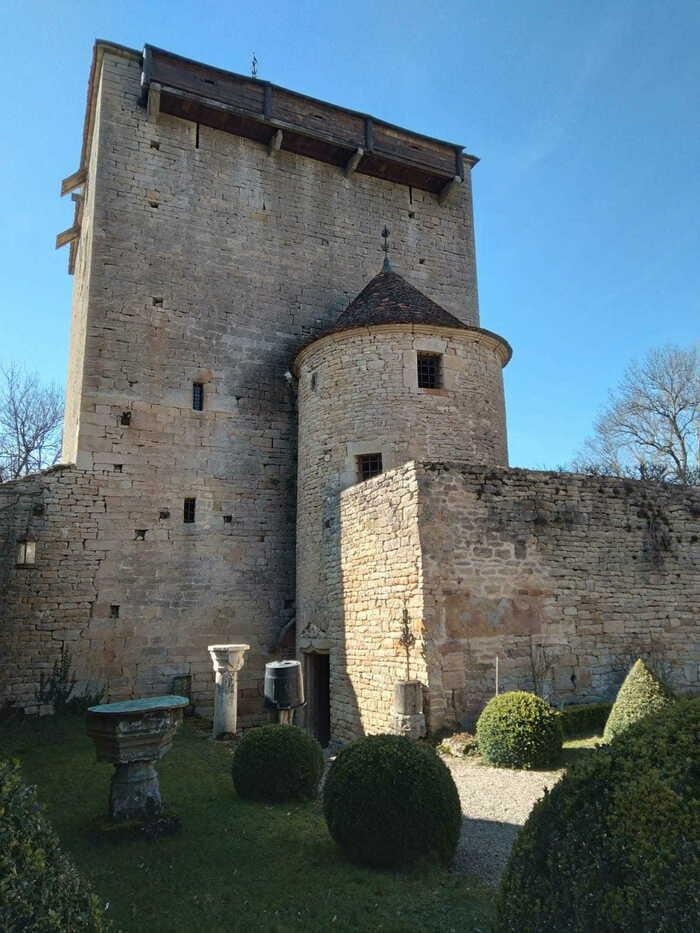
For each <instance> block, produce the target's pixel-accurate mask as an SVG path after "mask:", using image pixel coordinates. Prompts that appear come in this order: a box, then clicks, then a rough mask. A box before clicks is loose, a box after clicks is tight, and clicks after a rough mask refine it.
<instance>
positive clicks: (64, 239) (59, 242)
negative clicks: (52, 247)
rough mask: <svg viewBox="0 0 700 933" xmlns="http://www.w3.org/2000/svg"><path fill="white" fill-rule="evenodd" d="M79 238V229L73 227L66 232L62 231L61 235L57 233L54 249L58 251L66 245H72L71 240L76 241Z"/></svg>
mask: <svg viewBox="0 0 700 933" xmlns="http://www.w3.org/2000/svg"><path fill="white" fill-rule="evenodd" d="M79 236H80V227H78V226H74V227H69V228H68V229H67V230H64V231H63V232H62V233H59V234H58V236H57V237H56V249H60V248H61V247H62V246H65V245H66V244H67V243H72V242H73V240H77V239H78V237H79Z"/></svg>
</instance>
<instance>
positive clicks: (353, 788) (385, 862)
mask: <svg viewBox="0 0 700 933" xmlns="http://www.w3.org/2000/svg"><path fill="white" fill-rule="evenodd" d="M323 813H324V816H325V817H326V823H327V824H328V829H329V831H330V834H331V836H332V837H333V838H334V839H335V841H336V842H337V843H338V845H339V846H340V847H341V848H342V849H343V850H344V851H345V853H346V854H347V855H348V857H349V858H351V859H352V860H353V861H356V862H360V863H362V864H365V865H373V866H377V867H389V866H395V865H401V864H406V863H410V862H413V861H415V860H417V859H420V858H423V857H425V858H428V859H431V858H432V859H437V860H438V861H440V862H442V863H447V862H449V861H450V859H451V858H452V856H453V855H454V851H455V849H456V847H457V843H458V841H459V833H460V829H461V825H462V809H461V806H460V802H459V795H458V793H457V788H456V787H455V782H454V781H453V780H452V775H451V774H450V771H449V769H448V768H447V766H446V765H445V763H444V762H443V761H442V760H441V759H440V758H439V757H438V755H437V754H436V753H435V752H434V751H433V749H432V748H430V747H427V746H422V745H418V744H416V743H415V742H412V741H411V740H410V739H407V738H406V737H405V736H400V735H371V736H367V737H366V738H363V739H358V740H357V741H355V742H351V743H350V744H349V745H346V746H345V748H343V749H342V750H341V751H340V752H339V754H338V757H337V758H336V760H335V761H334V762H333V764H332V766H331V769H330V771H329V773H328V776H327V778H326V783H325V786H324V789H323Z"/></svg>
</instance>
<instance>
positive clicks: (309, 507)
mask: <svg viewBox="0 0 700 933" xmlns="http://www.w3.org/2000/svg"><path fill="white" fill-rule="evenodd" d="M142 82H143V83H142ZM475 162H476V160H475V158H474V157H470V156H467V155H466V154H464V153H463V152H462V147H460V146H454V145H453V144H450V143H444V142H441V141H439V140H434V139H427V138H426V137H422V136H419V135H418V134H412V133H409V132H408V131H404V130H401V129H399V128H397V127H393V126H391V125H389V124H385V123H382V122H381V121H375V120H373V118H371V117H368V116H365V115H361V114H354V113H352V112H351V111H346V110H343V109H342V108H337V107H332V106H331V105H328V104H325V103H323V102H320V101H314V100H311V99H309V98H305V97H303V96H301V95H295V94H293V93H292V92H289V91H286V90H285V89H281V88H274V87H273V86H271V85H268V84H266V83H265V82H256V81H253V80H252V79H248V78H243V77H241V76H236V75H232V74H230V73H228V72H223V71H221V70H219V69H215V68H209V67H207V66H202V65H199V64H197V63H193V62H189V61H187V60H184V59H179V58H178V57H177V56H173V55H171V54H170V53H165V52H162V51H159V50H156V49H153V48H151V47H147V48H146V49H145V50H144V54H143V56H142V55H141V54H140V53H137V52H135V51H133V50H130V49H125V48H122V47H119V46H115V45H112V44H110V43H103V42H100V43H98V44H97V46H96V50H95V58H94V62H93V70H92V76H91V83H90V90H89V95H88V109H87V117H86V128H85V138H84V146H83V154H82V158H81V165H80V169H79V171H78V172H77V173H76V176H75V178H76V179H78V178H79V179H82V181H77V180H74V181H73V182H71V183H70V184H69V185H68V186H67V187H68V190H70V188H71V186H74V187H75V186H79V187H81V192H80V197H79V199H78V203H77V208H76V218H75V223H74V226H73V228H71V229H70V230H69V231H66V234H65V236H64V237H63V239H66V237H67V239H68V240H70V242H71V258H70V268H71V269H72V270H73V271H74V273H75V287H74V295H73V317H72V325H71V350H70V364H69V374H68V391H67V399H66V422H65V433H64V451H63V458H64V460H65V461H66V465H63V466H60V467H57V468H55V469H52V470H49V471H47V472H46V473H44V474H41V475H38V476H33V477H29V478H27V479H25V480H21V481H17V482H13V483H7V484H5V485H3V486H1V487H0V536H1V541H0V543H1V544H2V552H1V556H0V673H1V677H0V704H2V703H3V702H5V701H6V702H10V703H14V704H16V705H18V706H21V707H22V708H25V709H27V710H29V711H32V712H34V711H37V702H36V689H37V687H38V684H39V679H40V676H41V673H42V672H48V671H49V670H50V669H51V666H52V663H53V661H54V660H55V659H56V657H57V656H58V654H59V651H60V649H61V647H62V646H65V647H67V648H69V649H70V651H71V653H72V655H73V663H74V667H75V670H76V673H77V674H78V676H79V679H80V683H79V689H82V688H83V687H84V686H90V687H91V688H92V689H95V688H97V687H105V688H106V689H107V691H108V693H109V695H110V697H111V698H112V699H118V698H122V697H127V696H132V695H148V694H156V693H162V692H165V691H169V690H170V689H171V686H172V680H173V677H174V676H176V675H182V674H191V675H192V684H193V700H194V702H195V705H196V707H197V709H198V710H199V711H200V712H204V713H206V712H209V711H210V710H211V705H212V673H211V662H210V659H209V656H208V653H207V645H210V644H216V643H219V644H221V643H231V642H236V643H246V644H250V646H251V650H250V652H249V653H248V654H247V656H246V665H245V667H244V669H243V671H242V672H241V676H240V681H239V683H240V702H239V712H240V719H241V722H242V723H243V725H245V726H247V725H250V724H253V723H255V722H259V721H262V720H264V719H265V718H266V717H267V715H268V714H267V713H266V712H265V711H264V708H263V704H262V696H261V693H262V689H261V688H262V674H263V669H264V664H265V662H266V661H267V660H269V659H271V658H274V657H278V656H279V655H280V654H281V653H285V652H288V651H290V650H291V645H292V643H293V642H294V639H295V635H296V650H297V652H298V653H299V654H300V655H303V656H305V660H306V662H308V663H307V673H309V674H312V675H313V676H311V677H310V678H309V682H308V683H307V686H309V687H310V689H309V698H310V704H309V714H310V716H309V720H308V723H309V725H310V726H311V727H312V728H314V729H315V730H316V731H317V734H319V735H320V734H321V730H322V729H325V728H326V726H325V725H324V724H323V722H322V720H323V717H322V716H320V715H319V713H318V710H319V708H320V706H321V705H322V704H323V703H324V702H325V703H326V712H327V711H328V710H327V706H328V705H329V706H330V731H331V734H332V736H333V738H335V739H339V740H344V739H348V738H351V737H352V736H354V735H357V734H358V733H361V732H363V731H371V732H376V731H382V730H386V729H390V728H391V726H392V694H393V686H394V683H395V682H396V681H398V680H403V679H404V678H405V676H406V668H405V656H404V652H403V650H402V649H401V647H400V646H399V641H398V639H399V635H400V631H401V623H402V615H403V612H404V610H407V612H408V619H409V624H410V627H411V630H412V632H413V634H414V635H415V637H416V643H415V645H414V646H413V648H412V649H411V652H410V664H411V670H410V674H411V677H414V678H418V679H419V680H420V681H421V682H422V683H423V685H424V694H425V708H426V715H427V719H428V724H429V726H430V727H431V728H432V729H437V728H440V727H442V726H445V725H448V726H452V725H456V724H460V723H463V722H465V721H469V720H470V718H471V717H473V715H474V714H475V713H476V712H477V711H478V709H479V708H480V706H481V705H482V704H483V702H484V700H485V699H487V698H488V697H489V696H490V695H491V694H492V693H493V691H494V689H495V658H496V656H498V658H499V662H500V663H499V668H500V688H501V689H509V688H513V687H523V688H526V689H532V688H533V687H534V688H537V689H538V690H539V691H540V692H542V693H544V694H546V695H547V696H549V697H550V698H551V699H552V700H553V701H554V702H557V703H560V702H575V701H576V702H578V701H583V700H594V699H601V698H608V697H610V696H611V695H612V692H613V691H614V689H615V686H616V684H617V683H618V681H619V679H620V678H621V676H622V675H623V673H624V670H625V669H626V667H627V666H628V665H629V663H630V662H631V661H632V660H633V659H634V657H635V656H637V655H645V656H648V657H649V658H650V660H652V661H653V663H655V664H658V665H659V666H661V667H662V670H663V673H664V674H665V675H666V676H667V677H668V678H669V679H670V681H671V683H672V685H673V686H675V687H676V688H677V689H678V690H680V691H691V690H697V689H698V670H699V664H700V657H699V646H698V638H697V634H696V633H697V605H698V601H699V597H700V580H699V566H700V560H699V558H700V548H699V545H698V539H699V537H700V501H699V499H698V497H699V495H700V494H699V492H698V490H697V489H694V490H693V489H681V488H671V487H665V486H655V485H653V484H647V483H635V482H631V481H623V480H616V479H598V478H590V477H583V476H577V475H570V474H560V473H539V472H533V471H525V470H515V469H508V467H507V463H508V461H507V440H506V421H505V404H504V398H503V384H502V375H501V370H502V367H503V366H504V365H505V364H506V363H507V362H508V359H509V358H510V348H509V347H508V345H507V343H506V342H505V341H504V340H503V339H502V338H500V337H498V336H497V335H495V334H493V333H491V332H489V331H486V330H482V329H480V326H479V323H480V322H479V310H478V300H477V290H476V269H475V258H474V238H473V225H472V209H471V189H470V172H471V168H472V166H473V165H474V164H475ZM67 181H70V179H68V180H67ZM385 224H386V225H388V227H389V228H390V230H391V238H390V239H391V265H389V264H388V263H387V264H386V265H385V267H384V269H383V271H382V272H381V273H380V274H379V275H375V273H376V272H377V270H378V269H379V267H380V259H381V255H382V254H381V249H380V246H379V233H380V231H381V230H382V228H383V226H384V225H385ZM392 266H393V268H392ZM370 279H371V281H369V284H367V285H366V283H367V282H368V280H370ZM365 286H366V287H365ZM360 289H362V292H361V293H360V294H359V295H357V293H358V292H360ZM355 295H357V298H355ZM351 299H355V300H353V301H352V302H351ZM349 302H351V303H350V304H349ZM343 309H344V310H343ZM339 312H341V313H340V314H339ZM424 354H428V355H432V356H433V357H435V358H436V359H438V360H439V366H438V369H439V379H438V380H437V382H438V383H439V384H436V385H427V386H426V385H425V384H420V385H419V382H420V381H421V380H419V378H418V362H419V356H422V355H424ZM292 374H293V375H292ZM295 377H298V381H297V378H295ZM195 383H196V384H198V385H200V386H202V387H203V399H204V401H203V405H202V410H197V406H195V405H193V385H194V384H195ZM297 450H298V463H297ZM370 454H371V455H376V456H381V470H382V472H381V474H380V475H375V476H374V477H373V478H370V479H368V480H367V481H365V482H361V483H358V482H357V481H358V463H359V461H358V458H362V457H364V456H366V455H370ZM472 464H485V466H474V465H472ZM185 500H188V501H190V503H192V500H194V506H193V508H190V507H188V510H187V511H186V510H185ZM186 519H188V520H186ZM192 519H193V520H192ZM26 537H31V538H32V539H33V540H34V541H35V543H36V562H35V564H33V565H31V566H18V565H17V563H16V556H17V543H18V541H20V540H21V539H23V538H26ZM295 618H296V631H295V624H294V623H295ZM319 655H323V656H324V657H323V658H319ZM325 655H328V657H327V658H326V657H325ZM321 660H322V662H323V663H320V664H314V663H311V662H312V661H313V662H318V661H321ZM324 677H325V678H328V677H329V678H330V685H329V686H330V691H329V692H330V703H329V704H328V697H327V693H328V691H327V690H326V696H325V700H324V689H323V687H324V684H323V682H322V681H323V678H324ZM327 687H328V684H326V688H327Z"/></svg>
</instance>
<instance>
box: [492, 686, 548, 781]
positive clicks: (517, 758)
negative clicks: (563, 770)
mask: <svg viewBox="0 0 700 933" xmlns="http://www.w3.org/2000/svg"><path fill="white" fill-rule="evenodd" d="M476 738H477V742H478V743H479V751H480V752H481V754H482V755H483V756H484V758H485V759H486V761H488V763H489V764H492V765H497V766H498V767H501V768H544V767H547V766H548V765H552V764H554V763H555V762H556V760H557V758H558V756H559V754H560V752H561V743H562V731H561V722H560V717H559V713H557V711H556V710H554V709H552V707H551V706H550V705H549V703H545V701H544V700H543V699H541V698H540V697H538V696H535V694H534V693H526V692H525V691H524V690H513V691H511V692H509V693H501V694H500V695H499V696H496V697H494V698H493V699H492V700H489V702H488V703H487V704H486V706H485V707H484V709H483V711H482V713H481V716H479V721H478V722H477V724H476Z"/></svg>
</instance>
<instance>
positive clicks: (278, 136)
mask: <svg viewBox="0 0 700 933" xmlns="http://www.w3.org/2000/svg"><path fill="white" fill-rule="evenodd" d="M283 137H284V133H283V132H282V130H275V132H274V133H273V134H272V136H271V137H270V142H269V143H268V146H267V154H268V155H272V153H273V152H279V150H280V149H281V148H282V139H283Z"/></svg>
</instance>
